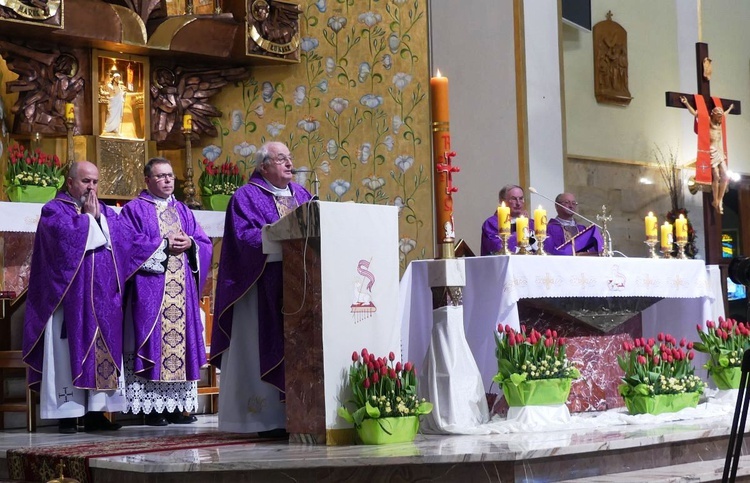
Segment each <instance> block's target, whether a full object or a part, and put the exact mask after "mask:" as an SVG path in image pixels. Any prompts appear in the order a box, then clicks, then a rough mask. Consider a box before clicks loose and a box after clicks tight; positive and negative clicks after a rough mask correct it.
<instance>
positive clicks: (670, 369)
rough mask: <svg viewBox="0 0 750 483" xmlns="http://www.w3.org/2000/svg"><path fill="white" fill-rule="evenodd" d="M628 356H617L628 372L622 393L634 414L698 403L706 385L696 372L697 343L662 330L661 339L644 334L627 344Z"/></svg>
mask: <svg viewBox="0 0 750 483" xmlns="http://www.w3.org/2000/svg"><path fill="white" fill-rule="evenodd" d="M623 350H624V355H618V356H617V362H618V364H619V365H620V368H621V369H622V370H623V371H624V372H625V376H624V377H623V378H622V384H620V385H619V386H618V390H619V392H620V395H621V396H623V398H624V399H625V404H626V405H627V407H628V410H629V411H630V412H631V413H632V414H641V413H649V414H660V413H664V412H674V411H679V410H680V409H682V408H684V407H689V406H693V407H695V406H696V405H697V404H698V398H699V397H700V395H701V394H702V393H703V388H704V387H705V384H704V383H703V381H702V380H701V379H700V378H699V377H698V376H696V375H695V368H694V367H693V363H692V360H693V358H694V357H695V353H694V352H693V343H692V342H688V341H687V340H686V339H684V338H683V339H682V340H681V341H680V343H679V344H678V343H677V340H676V339H675V338H674V337H673V336H671V335H669V334H662V333H660V334H659V335H658V337H657V341H655V340H654V339H648V340H646V339H644V338H643V337H641V338H638V339H635V340H634V341H633V342H632V343H631V342H624V343H623Z"/></svg>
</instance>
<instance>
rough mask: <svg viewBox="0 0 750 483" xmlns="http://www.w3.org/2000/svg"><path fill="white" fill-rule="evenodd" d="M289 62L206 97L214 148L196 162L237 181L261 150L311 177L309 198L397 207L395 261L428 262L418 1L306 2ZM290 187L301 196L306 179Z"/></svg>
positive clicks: (427, 163)
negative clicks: (212, 113)
mask: <svg viewBox="0 0 750 483" xmlns="http://www.w3.org/2000/svg"><path fill="white" fill-rule="evenodd" d="M302 9H303V15H302V17H301V19H302V41H301V62H300V64H295V65H291V66H283V67H260V68H256V69H254V71H253V76H252V77H251V78H250V79H248V80H247V81H244V82H243V83H242V84H241V85H237V86H236V87H234V88H225V89H224V90H223V91H222V93H221V94H220V95H219V96H217V98H216V103H217V106H218V107H219V108H220V109H221V110H222V112H223V116H222V117H221V118H219V119H216V120H215V121H214V123H215V124H216V127H217V130H218V131H219V133H220V134H219V136H218V138H215V139H212V140H209V142H208V143H207V144H206V145H205V146H203V147H200V148H196V151H197V152H196V153H195V155H196V156H194V159H196V157H197V160H198V161H197V165H196V169H197V170H198V172H199V173H200V172H201V170H202V169H203V167H204V163H203V162H201V161H202V160H206V161H214V162H215V163H216V164H221V163H224V162H226V161H231V162H233V163H236V164H237V165H238V166H239V168H240V171H241V172H242V173H244V174H246V175H248V174H249V173H250V172H251V171H252V170H253V169H254V165H253V155H254V153H255V151H256V150H257V148H258V147H259V146H260V145H262V144H263V143H264V142H266V141H271V140H275V141H281V142H284V143H286V144H287V145H288V146H289V148H290V150H291V151H292V154H293V156H294V158H295V167H296V168H309V169H310V170H314V173H315V175H317V177H318V178H319V180H320V190H319V195H320V199H321V200H324V201H354V202H357V203H370V204H383V205H385V204H388V205H395V206H397V207H398V208H399V231H400V234H399V238H400V239H399V255H400V259H401V267H402V270H403V269H404V268H405V267H406V265H407V264H408V263H409V261H411V260H413V259H416V258H425V257H432V256H433V253H432V246H433V234H432V224H433V222H432V217H433V214H432V188H431V187H432V175H431V159H430V157H431V154H430V153H431V149H430V130H429V99H428V86H429V66H428V57H427V12H426V2H425V0H411V1H409V0H369V1H362V0H359V1H355V0H309V1H307V2H306V4H304V3H303V4H302ZM295 176H296V177H297V179H296V181H297V182H299V183H302V184H305V185H306V186H307V187H308V189H310V191H313V185H312V181H313V178H314V176H313V174H312V173H310V172H301V173H297V174H296V175H295Z"/></svg>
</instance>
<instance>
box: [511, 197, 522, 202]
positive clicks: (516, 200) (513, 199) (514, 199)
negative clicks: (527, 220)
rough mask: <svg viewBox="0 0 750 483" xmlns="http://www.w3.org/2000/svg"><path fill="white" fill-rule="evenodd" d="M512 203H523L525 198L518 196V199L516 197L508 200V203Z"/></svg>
mask: <svg viewBox="0 0 750 483" xmlns="http://www.w3.org/2000/svg"><path fill="white" fill-rule="evenodd" d="M511 201H515V202H518V203H523V196H518V197H515V196H514V197H513V198H508V202H511Z"/></svg>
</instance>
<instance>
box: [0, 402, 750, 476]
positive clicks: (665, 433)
mask: <svg viewBox="0 0 750 483" xmlns="http://www.w3.org/2000/svg"><path fill="white" fill-rule="evenodd" d="M585 417H586V416H584V418H585ZM571 426H573V427H577V429H564V428H553V429H554V430H549V431H544V430H542V431H533V432H528V431H522V432H506V433H502V432H500V433H495V434H486V435H471V436H468V435H460V436H434V435H421V434H420V435H418V436H417V439H416V440H415V441H414V443H404V444H395V445H388V446H337V447H333V446H329V447H327V446H305V445H298V444H288V443H286V442H264V443H248V444H246V445H231V446H218V447H210V448H199V449H187V450H177V451H165V452H151V453H143V454H134V455H127V456H114V457H104V458H95V459H92V460H91V461H90V467H91V469H92V475H93V481H94V482H96V483H99V482H104V481H106V482H137V481H143V482H159V483H171V482H177V481H218V482H229V481H232V482H236V481H355V480H356V481H358V482H362V481H416V480H420V481H464V482H466V481H503V482H505V481H528V482H546V481H562V480H576V479H580V478H584V480H582V481H607V482H613V483H614V482H632V481H717V480H715V479H710V478H708V479H706V478H701V477H698V478H697V479H696V478H694V477H695V475H694V474H693V473H694V472H700V471H703V472H704V473H710V474H713V473H715V472H716V469H715V468H713V467H710V468H709V466H711V465H713V466H718V467H723V458H724V454H725V453H726V448H727V435H728V433H729V431H730V428H731V415H727V414H724V415H718V416H714V417H708V418H700V419H686V420H682V421H670V422H658V421H656V420H654V419H651V420H649V419H648V418H646V419H644V420H643V422H642V423H641V424H638V423H632V422H631V423H629V424H617V425H613V426H602V425H593V426H590V427H583V426H582V425H581V424H572V425H571ZM216 431H218V429H217V417H216V416H215V415H206V416H199V420H198V422H197V423H194V424H190V425H170V426H168V427H164V428H158V427H149V426H142V425H136V424H135V423H133V425H126V426H125V427H123V428H122V429H121V430H120V431H116V432H112V433H110V432H107V433H78V434H75V435H61V434H58V433H57V428H56V426H54V427H43V428H40V429H39V431H38V432H37V433H27V432H26V431H25V430H5V431H0V459H1V460H2V461H0V478H7V476H8V474H7V464H6V461H5V455H6V451H7V450H8V449H12V448H18V447H24V446H38V445H64V444H66V443H70V444H79V443H83V442H88V441H104V440H106V441H111V440H112V439H113V438H123V439H132V438H138V437H154V436H158V435H184V434H193V433H212V432H216ZM745 446H747V441H746V444H745ZM743 453H744V451H743ZM719 460H720V461H719ZM698 462H701V463H700V464H697V463H698ZM709 463H710V464H709ZM691 464H692V465H693V466H694V467H695V468H693V467H691V466H690V465H691ZM658 467H669V468H666V469H664V470H663V471H662V472H661V473H663V474H664V477H665V478H667V479H660V478H661V476H660V474H661V473H659V472H655V471H654V470H653V468H658ZM681 468H684V469H681ZM649 469H650V470H649ZM641 470H648V471H644V472H643V473H638V471H641ZM683 471H684V472H690V474H691V475H692V476H690V475H682V476H684V477H685V478H688V479H674V477H675V476H681V475H679V473H680V472H683ZM718 471H719V476H720V471H721V468H719V470H718ZM605 473H606V474H608V475H609V476H607V477H606V479H604V477H603V476H601V475H603V474H605ZM739 474H740V475H741V476H742V475H750V460H748V461H745V459H744V458H743V459H742V460H741V464H740V472H739ZM468 478H471V480H468ZM719 480H720V478H719Z"/></svg>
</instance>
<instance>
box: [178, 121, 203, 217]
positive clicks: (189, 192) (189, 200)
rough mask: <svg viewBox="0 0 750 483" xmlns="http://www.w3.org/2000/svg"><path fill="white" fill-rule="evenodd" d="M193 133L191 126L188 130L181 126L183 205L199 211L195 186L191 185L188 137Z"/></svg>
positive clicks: (190, 156) (190, 157)
mask: <svg viewBox="0 0 750 483" xmlns="http://www.w3.org/2000/svg"><path fill="white" fill-rule="evenodd" d="M192 133H193V129H192V125H191V126H190V127H189V128H186V127H185V126H183V128H182V134H184V135H185V163H186V165H187V166H186V167H185V168H186V169H185V184H184V186H183V192H184V193H185V204H186V205H187V206H188V208H190V209H191V210H200V209H201V204H200V202H199V201H198V200H196V199H195V185H194V184H193V147H192V142H191V140H190V135H191V134H192Z"/></svg>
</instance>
